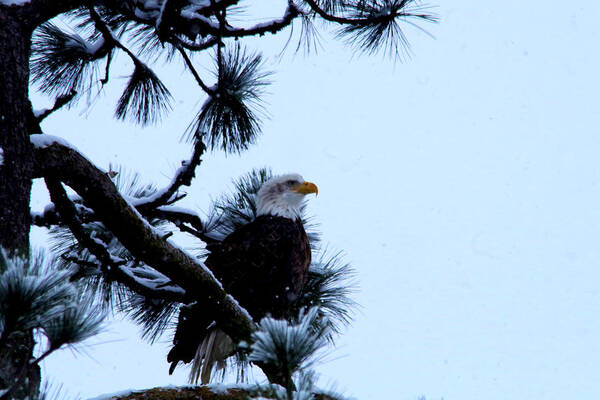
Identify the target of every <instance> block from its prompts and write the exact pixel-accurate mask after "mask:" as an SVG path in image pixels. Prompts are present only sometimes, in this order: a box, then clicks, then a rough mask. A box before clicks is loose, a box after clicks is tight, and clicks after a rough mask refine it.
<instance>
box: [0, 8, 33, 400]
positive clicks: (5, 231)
mask: <svg viewBox="0 0 600 400" xmlns="http://www.w3.org/2000/svg"><path fill="white" fill-rule="evenodd" d="M17 9H18V7H6V6H0V155H1V158H2V164H1V165H0V246H1V247H2V248H4V249H5V250H6V251H7V253H8V254H9V255H21V256H24V257H28V255H29V225H30V212H29V200H30V195H31V177H32V170H33V149H32V145H31V143H30V141H29V132H27V121H28V116H30V115H31V106H30V104H29V99H28V84H29V49H30V44H31V29H30V27H28V26H27V25H26V24H25V23H24V21H23V20H22V19H21V18H19V16H17ZM0 272H2V271H0ZM1 341H2V343H3V345H2V348H0V389H2V388H8V387H10V385H11V384H12V383H13V380H14V377H15V376H18V374H19V372H20V371H21V369H22V368H23V367H24V366H25V365H26V363H28V362H29V360H30V359H31V358H32V354H33V347H34V345H35V342H34V340H33V335H32V332H28V333H26V334H14V335H10V336H9V337H7V338H2V340H1ZM39 384H40V372H39V368H30V369H29V374H28V376H27V379H25V380H24V382H23V384H22V385H21V386H20V387H19V388H18V389H17V390H16V391H14V392H13V394H12V396H13V398H15V399H24V398H27V397H29V398H30V399H34V398H37V395H38V391H39Z"/></svg>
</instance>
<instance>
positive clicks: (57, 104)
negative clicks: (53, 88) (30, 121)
mask: <svg viewBox="0 0 600 400" xmlns="http://www.w3.org/2000/svg"><path fill="white" fill-rule="evenodd" d="M76 95H77V91H76V90H75V89H71V91H70V92H69V93H67V94H63V95H61V96H58V97H57V98H56V100H55V101H54V105H53V106H52V107H51V108H48V109H46V110H44V111H42V112H41V113H40V114H38V115H36V119H37V122H38V124H39V123H40V122H42V121H43V120H44V119H45V118H46V117H47V116H48V115H50V114H52V113H53V112H55V111H57V110H59V109H61V108H62V107H64V106H65V105H67V104H68V103H69V102H71V100H73V98H74V97H75V96H76Z"/></svg>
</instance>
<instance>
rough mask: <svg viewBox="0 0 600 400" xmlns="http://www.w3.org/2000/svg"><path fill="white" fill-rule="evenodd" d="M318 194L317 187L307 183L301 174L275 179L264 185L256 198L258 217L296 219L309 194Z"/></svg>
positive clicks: (281, 176)
mask: <svg viewBox="0 0 600 400" xmlns="http://www.w3.org/2000/svg"><path fill="white" fill-rule="evenodd" d="M310 193H314V194H318V193H319V189H318V188H317V185H315V184H314V183H312V182H307V181H305V180H304V178H302V176H301V175H299V174H286V175H280V176H276V177H273V178H271V179H269V180H268V181H266V182H265V183H263V185H262V187H261V188H260V190H259V191H258V194H257V198H256V212H257V215H277V216H280V217H284V218H290V219H296V218H298V217H299V216H300V205H301V204H302V200H303V199H304V196H306V195H307V194H310Z"/></svg>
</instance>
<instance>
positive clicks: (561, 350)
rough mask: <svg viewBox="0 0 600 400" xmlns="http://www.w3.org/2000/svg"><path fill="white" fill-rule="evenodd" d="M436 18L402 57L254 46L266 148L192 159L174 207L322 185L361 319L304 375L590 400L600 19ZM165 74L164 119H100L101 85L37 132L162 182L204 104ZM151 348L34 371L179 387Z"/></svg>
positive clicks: (127, 345)
mask: <svg viewBox="0 0 600 400" xmlns="http://www.w3.org/2000/svg"><path fill="white" fill-rule="evenodd" d="M281 3H285V2H281ZM270 4H279V2H275V1H271V2H265V5H264V7H265V9H266V10H268V7H269V5H270ZM438 6H439V7H438V8H437V9H435V11H436V12H437V13H438V14H439V16H440V18H441V23H440V24H439V25H428V26H425V27H426V28H427V29H428V30H429V32H431V33H432V34H433V35H434V36H435V39H434V40H432V39H431V38H429V37H428V36H426V35H424V34H422V33H420V32H418V31H416V30H414V29H408V30H407V35H408V38H409V40H410V42H411V43H412V47H413V57H412V58H411V59H410V60H408V61H406V62H404V63H394V62H391V61H390V60H388V59H385V58H382V57H381V56H374V57H356V56H355V57H352V51H351V50H350V49H348V48H345V47H344V46H343V45H339V44H337V43H335V42H334V41H333V40H331V39H330V38H329V37H328V36H326V35H325V36H324V40H323V43H324V47H325V49H323V50H321V51H320V52H319V53H318V54H317V55H314V54H313V55H311V56H308V57H304V56H302V55H297V56H293V55H292V54H291V52H288V54H287V55H286V56H284V57H283V59H282V60H281V61H279V62H277V61H275V59H274V57H275V56H276V55H277V54H278V53H279V50H280V49H281V44H282V42H284V41H285V40H286V38H287V37H285V35H284V36H281V37H277V38H267V39H266V40H264V41H260V43H265V42H267V43H268V47H267V48H265V49H263V50H264V54H265V56H267V57H268V59H269V60H270V61H269V65H270V66H271V67H272V69H273V70H275V71H276V74H275V75H274V76H273V81H274V83H273V85H272V86H271V87H270V88H269V95H268V96H267V101H268V103H269V104H270V105H269V108H268V110H269V114H270V119H268V120H266V121H265V124H264V129H263V132H264V133H263V135H262V137H261V138H260V140H259V143H258V144H257V145H255V146H253V147H252V148H251V150H250V151H248V152H246V153H244V154H242V155H241V156H239V157H238V156H228V157H225V156H223V155H222V154H218V153H215V154H211V155H210V156H209V157H206V160H205V162H204V163H203V164H202V166H201V168H200V169H199V171H198V174H197V180H196V181H195V183H194V185H193V187H192V188H191V189H190V190H189V193H190V195H189V196H188V199H186V201H187V202H186V205H187V206H190V207H198V208H199V209H200V210H202V209H205V208H206V205H207V204H208V202H209V201H210V199H211V197H214V196H216V195H217V194H218V193H220V192H221V191H222V190H225V189H227V188H230V187H231V185H230V181H231V179H233V178H235V177H237V176H239V175H240V174H243V173H245V172H247V171H248V170H249V169H251V168H254V167H257V166H264V165H268V166H271V167H272V168H273V169H274V170H275V171H280V172H288V171H296V172H300V173H302V174H303V175H304V177H305V178H307V179H310V180H312V181H315V182H316V183H317V184H318V185H319V189H320V191H319V197H317V198H316V199H311V201H310V207H309V208H310V210H311V212H312V213H313V214H314V215H315V217H316V219H317V221H319V222H320V223H321V228H322V231H323V235H324V237H325V240H326V241H327V242H329V243H330V245H331V247H332V248H333V249H340V250H344V251H345V253H346V259H347V260H348V261H350V262H351V263H352V264H353V265H354V266H355V267H356V268H357V270H358V279H359V281H360V286H361V290H360V292H359V293H358V294H357V295H356V300H357V301H358V302H359V303H360V304H361V305H362V309H361V312H360V313H359V314H358V315H357V316H356V320H355V322H354V323H353V325H352V326H351V328H350V329H348V331H347V332H346V333H345V334H344V335H343V336H342V337H341V338H340V339H339V340H338V342H337V348H336V349H334V350H332V352H331V353H330V355H329V356H328V357H327V358H326V360H328V361H327V362H326V363H324V364H323V365H321V366H319V368H318V370H319V372H321V374H322V376H323V381H324V382H335V383H336V387H337V388H339V389H343V390H344V392H345V393H346V394H348V395H352V396H355V397H357V398H360V399H376V398H388V396H389V395H393V396H394V398H398V399H406V400H409V399H410V400H414V399H416V398H417V397H419V396H420V395H425V396H427V398H428V399H439V398H442V397H443V398H444V399H446V400H455V399H456V400H471V399H473V400H475V399H481V398H485V399H487V400H495V399H498V400H500V399H521V398H522V399H528V400H530V399H544V400H546V399H550V400H551V399H557V400H558V399H561V400H563V399H565V398H581V399H584V398H586V399H589V398H597V397H599V396H600V373H599V372H598V365H599V364H600V344H599V343H600V341H599V337H600V322H598V321H599V315H600V291H599V289H598V281H599V280H600V279H599V278H600V273H599V271H598V264H599V262H600V250H599V246H598V244H597V241H598V238H599V237H600V211H599V208H598V200H599V199H600V166H599V162H598V155H597V154H598V152H599V150H600V140H599V138H598V134H599V133H600V132H599V128H598V125H599V122H600V118H599V117H600V111H599V107H598V99H597V96H598V93H599V92H600V83H599V80H598V77H597V74H598V71H600V58H599V56H598V50H597V49H598V41H599V37H598V34H599V31H600V28H599V27H598V26H599V24H598V17H600V6H599V5H598V4H597V2H593V1H580V2H573V3H564V2H558V1H539V0H536V1H529V2H520V1H506V2H502V3H498V2H496V3H489V2H481V1H472V0H471V1H467V0H463V1H454V2H450V3H438ZM269 14H270V12H269V11H267V13H266V15H269ZM271 14H272V16H278V15H279V12H276V13H275V12H272V13H271ZM124 74H125V72H123V75H124ZM160 75H161V77H163V78H165V82H166V83H167V85H168V86H169V88H170V89H171V90H172V92H173V94H174V97H175V98H176V99H177V101H178V103H177V109H176V110H175V111H174V112H173V113H172V114H171V117H170V118H169V119H167V120H165V122H164V123H163V124H162V125H160V126H158V127H155V128H152V129H140V128H138V127H134V126H132V125H129V124H123V123H117V122H114V121H112V120H111V119H110V116H111V112H112V111H111V107H112V104H114V99H115V98H116V97H115V94H114V93H112V95H111V93H110V92H109V93H108V94H107V95H106V96H104V97H103V98H102V99H101V100H100V101H99V102H97V104H96V105H95V106H94V108H93V109H92V111H91V113H89V115H88V116H87V118H84V117H82V116H80V115H79V114H78V113H77V112H73V113H70V114H68V113H65V114H62V115H56V116H53V117H52V118H51V119H49V120H48V121H47V123H46V124H45V126H44V128H45V130H46V133H49V134H53V135H58V136H63V137H65V138H66V139H68V140H70V141H71V142H73V143H74V144H75V145H76V146H77V148H79V149H80V150H81V151H83V152H84V153H85V154H86V155H87V156H88V157H89V158H90V159H91V160H92V161H94V162H96V163H97V164H98V165H100V166H102V167H104V168H107V167H108V163H109V162H113V163H120V164H123V165H126V166H128V167H130V168H132V169H134V170H137V171H139V172H141V173H143V174H144V175H145V176H147V177H148V180H150V181H152V180H154V181H157V182H159V183H163V184H166V183H167V182H168V179H169V177H170V176H171V174H172V172H173V170H174V169H175V168H176V167H177V166H178V165H179V161H180V160H181V159H183V158H185V157H187V154H188V152H189V149H188V146H187V145H185V144H182V143H179V142H178V139H179V137H180V136H181V134H182V132H183V131H184V129H185V127H186V126H187V123H188V121H189V120H190V118H191V116H192V114H193V112H194V110H195V109H197V107H198V106H199V105H200V104H201V103H202V97H201V96H200V91H199V90H197V89H195V88H194V87H193V84H192V83H191V80H187V78H183V76H182V75H183V74H182V68H181V67H180V66H176V67H171V68H169V69H166V70H163V72H162V74H160ZM86 115H87V114H86ZM42 194H43V191H42V190H37V191H36V195H35V199H34V205H33V207H34V209H35V208H38V209H39V208H40V207H42V206H43V205H44V204H45V199H44V197H43V195H42ZM34 235H35V236H36V237H38V233H37V231H36V232H34ZM164 342H165V343H159V344H156V345H154V346H152V347H151V346H149V345H148V344H146V343H144V342H142V341H141V339H140V338H139V336H138V335H137V328H136V327H133V326H131V325H128V324H123V323H115V324H113V325H111V326H110V327H109V329H108V332H107V333H106V334H105V335H103V336H101V337H100V338H97V339H94V340H92V341H91V343H95V344H93V345H90V346H89V347H87V348H86V353H88V354H89V357H88V356H86V355H83V354H81V355H78V356H77V357H75V358H74V357H73V356H72V354H71V353H70V352H68V351H63V352H62V353H61V354H56V355H54V356H52V357H51V358H50V359H48V361H47V362H46V363H45V365H44V367H45V373H46V374H47V376H49V377H51V378H53V380H55V381H56V382H57V383H59V382H63V383H64V386H65V388H66V389H67V391H68V392H69V393H72V394H77V393H80V394H81V395H82V397H84V398H85V397H90V396H95V395H98V394H100V393H104V392H111V391H118V390H122V389H126V388H130V387H135V388H144V387H153V386H159V385H164V384H167V383H171V384H184V383H185V377H186V375H185V373H179V374H177V375H175V376H174V377H168V375H167V364H166V362H164V358H165V356H166V351H167V348H168V345H167V342H168V336H166V337H165V338H164Z"/></svg>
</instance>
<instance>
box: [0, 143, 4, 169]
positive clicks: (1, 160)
mask: <svg viewBox="0 0 600 400" xmlns="http://www.w3.org/2000/svg"><path fill="white" fill-rule="evenodd" d="M2 164H4V149H3V148H2V147H0V166H2Z"/></svg>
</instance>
